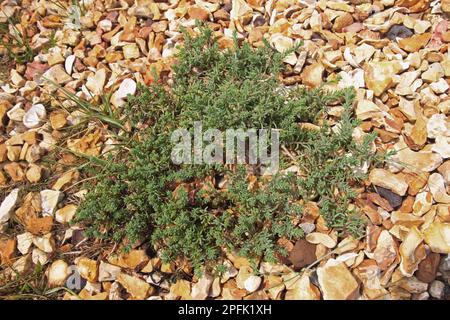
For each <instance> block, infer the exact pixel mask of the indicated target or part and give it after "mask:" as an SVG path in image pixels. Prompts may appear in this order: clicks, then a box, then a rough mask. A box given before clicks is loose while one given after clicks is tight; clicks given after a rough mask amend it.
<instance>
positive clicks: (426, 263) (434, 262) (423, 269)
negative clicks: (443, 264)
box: [416, 252, 441, 283]
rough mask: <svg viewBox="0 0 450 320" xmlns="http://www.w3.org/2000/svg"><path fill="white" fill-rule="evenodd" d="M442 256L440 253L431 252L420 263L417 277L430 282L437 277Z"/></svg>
mask: <svg viewBox="0 0 450 320" xmlns="http://www.w3.org/2000/svg"><path fill="white" fill-rule="evenodd" d="M440 261H441V256H440V255H439V254H438V253H433V252H431V253H430V254H428V256H427V257H426V258H425V260H423V261H422V262H421V263H420V264H419V269H418V270H417V272H416V277H417V279H419V280H420V281H423V282H426V283H430V282H432V281H433V280H434V279H436V273H437V270H438V268H439V263H440Z"/></svg>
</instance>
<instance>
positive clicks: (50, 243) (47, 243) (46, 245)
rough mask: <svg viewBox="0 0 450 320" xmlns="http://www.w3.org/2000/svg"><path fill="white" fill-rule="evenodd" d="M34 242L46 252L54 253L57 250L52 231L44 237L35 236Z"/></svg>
mask: <svg viewBox="0 0 450 320" xmlns="http://www.w3.org/2000/svg"><path fill="white" fill-rule="evenodd" d="M33 244H34V245H35V246H36V247H38V248H39V249H41V250H42V251H44V252H45V253H52V252H53V251H54V250H55V240H54V239H53V237H52V234H51V233H47V234H46V235H44V236H42V237H37V236H35V237H33Z"/></svg>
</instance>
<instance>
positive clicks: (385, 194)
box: [375, 186, 403, 209]
mask: <svg viewBox="0 0 450 320" xmlns="http://www.w3.org/2000/svg"><path fill="white" fill-rule="evenodd" d="M375 190H376V192H377V193H378V194H379V195H380V196H381V197H382V198H383V199H386V200H387V201H388V202H389V204H390V205H391V207H392V208H394V209H396V208H398V207H400V206H401V205H402V202H403V197H401V196H399V195H398V194H396V193H394V192H392V191H391V190H389V189H386V188H383V187H380V186H378V187H376V188H375Z"/></svg>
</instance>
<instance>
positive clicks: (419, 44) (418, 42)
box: [398, 33, 431, 52]
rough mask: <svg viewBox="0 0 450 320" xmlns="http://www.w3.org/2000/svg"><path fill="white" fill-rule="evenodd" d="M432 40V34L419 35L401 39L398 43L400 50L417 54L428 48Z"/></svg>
mask: <svg viewBox="0 0 450 320" xmlns="http://www.w3.org/2000/svg"><path fill="white" fill-rule="evenodd" d="M430 39H431V33H422V34H417V35H414V36H412V37H409V38H405V39H401V40H400V41H399V42H398V45H399V47H400V48H402V49H403V50H405V51H407V52H417V51H419V49H421V48H423V47H425V46H426V44H427V43H428V41H430Z"/></svg>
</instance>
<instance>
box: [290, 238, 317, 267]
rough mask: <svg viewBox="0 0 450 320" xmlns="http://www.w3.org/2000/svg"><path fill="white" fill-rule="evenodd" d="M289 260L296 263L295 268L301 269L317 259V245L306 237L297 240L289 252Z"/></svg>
mask: <svg viewBox="0 0 450 320" xmlns="http://www.w3.org/2000/svg"><path fill="white" fill-rule="evenodd" d="M289 260H290V261H291V262H292V264H293V265H294V269H295V270H300V269H301V268H303V267H305V266H307V265H309V264H311V263H313V262H314V261H316V260H317V257H316V245H314V244H312V243H309V242H308V241H306V240H304V239H300V240H297V242H296V243H295V246H294V248H293V249H292V250H291V252H290V253H289Z"/></svg>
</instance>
